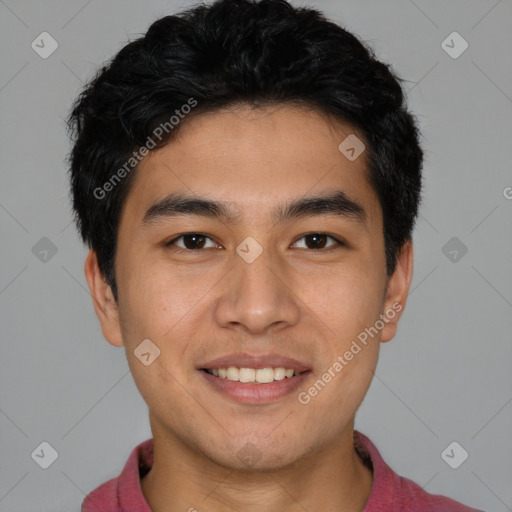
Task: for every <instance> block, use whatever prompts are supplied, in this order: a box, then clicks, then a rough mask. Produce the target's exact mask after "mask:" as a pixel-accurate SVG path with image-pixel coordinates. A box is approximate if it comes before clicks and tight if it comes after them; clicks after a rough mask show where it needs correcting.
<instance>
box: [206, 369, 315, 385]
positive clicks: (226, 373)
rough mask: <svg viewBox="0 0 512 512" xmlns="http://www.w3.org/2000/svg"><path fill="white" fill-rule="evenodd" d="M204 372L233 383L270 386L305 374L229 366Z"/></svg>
mask: <svg viewBox="0 0 512 512" xmlns="http://www.w3.org/2000/svg"><path fill="white" fill-rule="evenodd" d="M202 371H204V372H206V373H208V374H210V375H213V376H214V377H218V378H219V379H226V380H230V381H232V382H241V383H246V384H269V383H271V382H275V381H279V380H284V379H291V378H292V377H297V376H299V375H301V374H303V373H307V372H309V370H307V371H305V372H298V371H296V370H293V369H291V368H283V367H277V368H237V367H235V366H229V367H227V368H211V369H210V368H202Z"/></svg>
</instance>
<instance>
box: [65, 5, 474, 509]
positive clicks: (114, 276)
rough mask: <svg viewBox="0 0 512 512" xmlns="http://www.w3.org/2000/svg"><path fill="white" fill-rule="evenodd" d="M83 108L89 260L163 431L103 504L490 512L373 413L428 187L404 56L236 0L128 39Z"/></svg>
mask: <svg viewBox="0 0 512 512" xmlns="http://www.w3.org/2000/svg"><path fill="white" fill-rule="evenodd" d="M69 123H70V127H71V129H72V131H73V136H74V147H73V150H72V153H71V156H70V164H71V182H72V192H73V206H74V209H75V211H76V215H77V222H78V227H79V230H80V232H81V235H82V237H83V239H84V241H85V242H86V243H87V244H88V245H89V247H90V252H89V254H88V256H87V260H86V263H85V273H86V278H87V281H88V284H89V287H90V290H91V296H92V298H93V302H94V307H95V309H96V312H97V315H98V318H99V320H100V323H101V327H102V330H103V334H104V336H105V338H106V339H107V341H108V342H109V343H111V344H112V345H115V346H124V347H125V349H126V355H127V359H128V362H129V365H130V369H131V372H132V375H133V377H134V380H135V382H136V384H137V387H138V389H139V391H140V393H141V394H142V396H143V398H144V400H145V401H146V403H147V405H148V408H149V417H150V424H151V429H152V434H153V437H152V439H149V440H147V441H145V442H143V443H141V444H140V445H139V446H137V447H136V448H135V449H134V450H133V452H132V454H131V455H130V457H129V459H128V462H127V463H126V466H125V468H124V470H123V472H122V473H121V475H120V476H119V477H118V478H114V479H112V480H110V481H109V482H106V483H105V484H103V485H102V486H100V487H99V488H97V489H96V490H94V491H93V492H92V493H90V494H89V495H88V496H87V498H86V499H85V500H84V503H83V507H82V510H83V511H84V512H93V511H108V512H114V511H126V512H128V511H130V512H135V511H136V512H148V511H150V510H151V511H154V512H176V511H185V510H188V511H190V512H192V511H194V510H199V511H201V510H208V511H209V512H217V511H226V510H232V511H235V510H236V511H240V510H243V511H254V512H256V511H257V512H267V511H268V512H270V511H272V512H275V510H281V511H287V512H288V511H290V512H292V511H293V512H295V511H304V510H306V511H310V512H314V511H325V510H329V511H331V510H332V511H334V510H336V511H338V512H355V511H361V510H363V511H365V512H376V511H379V512H382V511H392V512H398V511H413V510H414V511H425V512H426V511H428V512H434V511H437V512H441V511H442V512H445V511H446V512H448V511H450V512H464V511H465V512H468V511H470V510H472V509H470V508H468V507H466V506H464V505H462V504H460V503H456V502H455V501H453V500H451V499H449V498H444V497H441V496H433V495H430V494H427V493H426V492H425V491H423V490H422V489H421V488H420V487H419V486H418V485H416V484H414V483H413V482H411V481H410V480H407V479H404V478H401V477H399V476H398V475H396V474H395V473H394V472H393V471H392V470H391V469H390V468H389V467H388V466H387V465H386V464H385V462H384V461H383V460H382V458H381V457H380V455H379V452H378V451H377V448H376V447H375V446H374V445H373V444H372V443H371V441H370V440H369V439H368V438H367V437H366V436H364V435H363V434H361V433H359V432H357V431H354V417H355V414H356V411H357V409H358V407H359V406H360V404H361V402H362V400H363V398H364V396H365V394H366V392H367V390H368V387H369V385H370V382H371V380H372V377H373V374H374V371H375V368H376V365H377V360H378V355H379V346H380V343H381V342H386V341H389V340H391V339H392V338H393V337H394V335H395V333H396V329H397V324H398V320H399V318H400V316H401V314H402V312H403V308H404V306H405V303H406V299H407V294H408V291H409V287H410V283H411V279H412V269H413V248H412V230H413V227H414V223H415V219H416V216H417V212H418V207H419V202H420V193H421V167H422V150H421V148H420V145H419V142H418V138H419V133H418V130H417V127H416V124H415V121H414V118H413V117H412V115H411V114H410V113H409V112H408V111H407V109H406V105H405V101H404V97H403V93H402V90H401V87H400V84H399V79H398V78H397V77H396V76H395V75H394V74H393V73H392V71H391V70H390V69H389V67H388V66H386V65H385V64H383V63H381V62H379V61H378V60H376V58H375V56H374V54H373V53H372V51H371V50H370V49H369V48H367V47H366V46H365V45H363V44H362V43H361V42H360V41H359V40H358V39H357V38H356V37H355V36H353V35H352V34H350V33H349V32H347V31H345V30H344V29H342V28H341V27H339V26H337V25H335V24H333V23H331V22H329V21H327V20H326V19H325V18H324V17H323V16H322V15H321V14H320V13H319V12H317V11H315V10H312V9H304V8H293V7H292V6H291V5H289V4H288V3H287V2H285V1H284V0H262V1H261V2H255V1H250V0H221V1H218V2H215V3H213V4H211V5H210V6H205V5H201V6H198V7H196V8H193V9H191V10H189V11H187V12H185V13H181V14H180V15H176V16H167V17H165V18H162V19H160V20H158V21H156V22H155V23H154V24H153V25H152V26H151V27H150V28H149V30H148V32H147V33H146V35H145V36H144V37H142V38H140V39H138V40H136V41H133V42H132V43H130V44H128V45H127V46H125V47H124V48H123V49H122V50H121V51H120V52H119V53H118V55H117V56H116V57H115V58H114V59H113V60H112V61H111V62H110V63H108V65H106V66H104V67H103V69H102V70H101V71H100V72H99V73H98V74H97V76H96V77H95V78H94V79H93V80H92V81H91V82H90V83H89V84H88V85H87V87H86V88H85V90H84V92H83V93H82V95H81V96H80V97H79V98H78V100H77V102H76V104H75V106H74V109H73V112H72V114H71V116H70V119H69Z"/></svg>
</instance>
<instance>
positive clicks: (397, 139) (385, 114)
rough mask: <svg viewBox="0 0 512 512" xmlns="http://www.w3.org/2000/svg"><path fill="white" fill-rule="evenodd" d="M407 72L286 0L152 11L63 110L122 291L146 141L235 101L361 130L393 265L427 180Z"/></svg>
mask: <svg viewBox="0 0 512 512" xmlns="http://www.w3.org/2000/svg"><path fill="white" fill-rule="evenodd" d="M400 82H402V79H401V78H399V77H398V76H397V75H396V74H395V73H394V72H393V71H392V69H391V66H390V65H388V64H385V63H383V62H381V61H379V60H378V59H377V58H376V56H375V53H374V51H373V50H372V48H371V47H370V46H369V45H368V44H367V43H365V42H362V41H361V40H360V39H358V38H357V37H356V36H355V35H353V34H352V33H350V32H349V31H347V30H345V29H344V28H342V27H341V26H339V25H337V24H335V23H333V22H331V21H329V20H328V19H326V18H325V16H324V15H323V14H322V13H321V12H319V11H318V10H316V9H312V8H304V7H294V6H292V5H291V4H289V3H288V2H287V1H285V0H261V1H256V0H218V1H216V2H213V3H212V4H210V5H206V4H204V3H203V4H199V5H196V6H194V7H192V8H190V9H188V10H186V11H184V12H181V13H179V14H176V15H173V16H165V17H163V18H161V19H158V20H157V21H155V22H154V23H153V24H152V25H151V26H150V28H149V29H148V31H147V32H146V34H145V35H144V36H143V37H140V38H138V39H136V40H134V41H132V42H130V43H129V44H127V45H126V46H124V47H123V48H122V49H121V50H120V51H119V53H117V55H115V57H113V58H112V59H111V60H110V61H109V62H108V63H106V64H105V65H103V67H102V68H101V69H100V70H99V71H98V72H97V73H96V75H95V76H94V77H93V78H92V79H91V80H90V81H89V82H88V83H87V84H86V86H85V87H84V89H83V90H82V92H81V94H80V95H79V97H78V98H77V99H76V101H75V103H74V105H73V108H72V111H71V114H70V115H69V118H68V128H69V131H70V136H71V138H72V142H73V147H72V150H71V152H70V154H69V157H68V160H69V167H70V178H71V192H72V201H73V209H74V212H75V220H76V223H77V227H78V230H79V232H80V234H81V236H82V239H83V240H84V243H86V244H88V246H89V248H92V249H93V250H94V251H95V252H96V254H97V256H98V262H99V267H100V269H101V271H102V273H103V275H104V277H105V280H106V281H107V282H108V284H109V285H110V286H111V288H112V291H113V294H114V297H115V298H116V300H117V286H116V281H115V269H114V260H115V252H116V242H117V232H118V227H119V221H120V215H121V211H122V206H123V202H124V200H125V198H126V195H127V193H128V191H129V189H130V183H131V182H132V181H133V177H134V175H135V173H136V168H137V163H138V162H139V161H140V159H141V148H143V149H145V150H146V153H145V154H147V149H150V150H151V149H154V148H158V147H161V146H163V145H164V144H166V143H168V142H169V141H170V140H171V139H172V138H173V137H174V135H175V134H176V133H177V131H178V129H179V127H180V126H181V125H182V124H183V123H184V122H185V123H186V122H187V121H188V120H189V119H192V118H193V117H194V116H197V115H201V113H205V112H212V111H216V110H220V109H222V108H226V107H230V106H234V105H237V104H248V105H251V106H253V107H256V108H258V107H260V106H265V105H269V104H278V105H279V104H302V105H306V106H308V107H312V108H313V109H316V110H318V111H320V112H322V113H324V114H327V115H328V116H330V117H333V118H335V119H338V120H340V121H343V122H346V123H349V124H350V125H351V126H353V127H354V128H355V129H357V130H358V131H359V132H360V133H361V134H362V136H363V139H364V141H365V142H364V143H365V145H366V151H365V158H366V161H367V167H368V171H369V175H368V176H369V182H370V184H371V186H372V187H373V189H374V190H375V192H376V194H377V196H378V198H379V202H380V206H381V208H382V213H383V221H384V240H385V251H386V272H387V275H388V276H390V275H391V274H392V273H393V272H394V270H395V268H396V262H397V256H398V253H399V251H400V249H401V248H402V247H403V245H404V243H405V242H406V241H408V240H410V239H412V230H413V228H414V224H415V220H416V217H417V214H418V208H419V203H420V201H421V188H422V177H421V168H422V163H423V151H422V149H421V147H420V144H419V137H420V132H419V130H418V128H417V125H416V120H415V117H414V116H413V115H412V114H411V113H410V112H409V111H408V110H407V105H406V98H405V95H404V92H403V90H402V87H401V83H400ZM185 106H187V108H185ZM185 114H186V115H185ZM173 117H174V118H175V119H177V120H178V121H174V120H173V119H172V118H173ZM178 118H179V119H178ZM162 126H163V127H164V129H162ZM155 131H156V133H158V134H159V136H158V137H155ZM164 132H165V133H164ZM155 139H158V140H155ZM150 140H151V142H152V144H151V145H150V144H149V141H150ZM143 152H144V151H143ZM107 192H108V193H107Z"/></svg>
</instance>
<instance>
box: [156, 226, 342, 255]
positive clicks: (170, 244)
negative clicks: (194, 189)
mask: <svg viewBox="0 0 512 512" xmlns="http://www.w3.org/2000/svg"><path fill="white" fill-rule="evenodd" d="M191 235H197V236H200V237H205V238H208V239H209V240H211V241H212V242H214V243H216V244H218V242H217V241H216V240H215V239H214V238H213V237H211V236H209V235H207V234H205V233H197V232H190V233H183V234H182V235H179V236H177V237H175V238H173V239H172V240H169V241H168V242H166V243H165V246H166V247H171V248H172V249H173V250H175V251H178V252H201V251H204V250H206V249H187V248H183V247H178V246H176V245H175V243H176V241H177V240H179V239H180V238H183V237H185V236H191ZM311 235H321V236H327V238H330V239H331V240H334V242H336V243H335V244H334V245H332V246H330V247H327V248H326V249H308V248H306V250H309V251H314V252H328V251H332V250H336V249H339V248H340V247H345V246H346V244H345V243H344V242H342V241H341V240H339V239H338V238H336V237H334V236H332V235H329V234H327V233H322V232H317V231H312V232H311V233H306V234H304V235H302V236H301V237H299V238H297V240H295V242H294V243H293V245H295V244H296V243H297V242H298V241H299V240H302V239H303V238H306V237H307V236H311ZM218 245H220V244H218ZM173 246H174V247H173ZM207 249H211V247H208V248H207Z"/></svg>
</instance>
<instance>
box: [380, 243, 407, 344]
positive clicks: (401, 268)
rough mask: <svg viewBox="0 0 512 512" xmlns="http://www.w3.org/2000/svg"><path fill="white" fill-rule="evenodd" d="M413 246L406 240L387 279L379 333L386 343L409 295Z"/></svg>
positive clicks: (392, 333)
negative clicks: (382, 322) (380, 331)
mask: <svg viewBox="0 0 512 512" xmlns="http://www.w3.org/2000/svg"><path fill="white" fill-rule="evenodd" d="M413 253H414V251H413V246H412V241H411V240H408V241H407V242H406V243H405V244H404V245H403V247H402V249H401V251H400V253H399V255H398V258H397V265H396V269H395V271H394V272H393V274H392V275H391V276H390V277H389V279H388V284H387V286H386V298H385V299H384V311H383V315H384V324H385V325H384V328H383V329H382V333H381V341H382V342H386V341H389V340H391V339H393V338H394V336H395V334H396V331H397V327H398V321H399V320H400V317H401V316H402V312H403V310H404V308H405V303H406V301H407V295H408V294H409V288H410V286H411V281H412V269H413Z"/></svg>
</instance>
